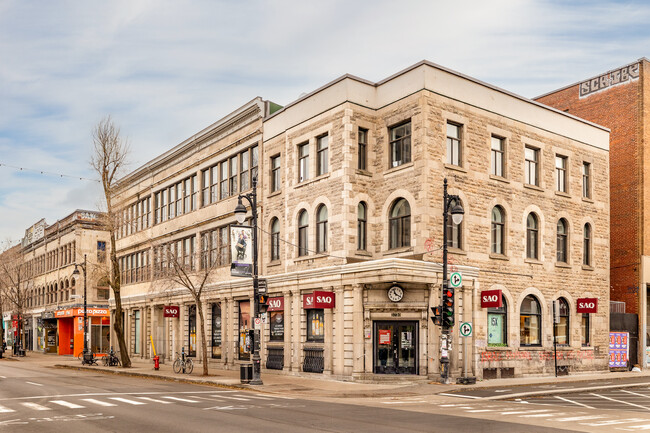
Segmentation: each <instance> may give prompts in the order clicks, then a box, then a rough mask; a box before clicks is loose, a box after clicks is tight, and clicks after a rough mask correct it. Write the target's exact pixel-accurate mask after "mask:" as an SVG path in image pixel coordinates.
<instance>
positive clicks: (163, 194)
mask: <svg viewBox="0 0 650 433" xmlns="http://www.w3.org/2000/svg"><path fill="white" fill-rule="evenodd" d="M160 213H161V220H160V221H161V222H163V221H167V190H166V189H163V190H162V191H160Z"/></svg>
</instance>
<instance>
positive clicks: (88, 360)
mask: <svg viewBox="0 0 650 433" xmlns="http://www.w3.org/2000/svg"><path fill="white" fill-rule="evenodd" d="M77 359H78V360H79V361H81V365H86V364H87V365H98V364H97V359H98V358H97V357H96V356H95V354H94V353H93V351H92V350H90V349H88V354H87V356H84V351H83V350H82V351H81V352H79V355H77Z"/></svg>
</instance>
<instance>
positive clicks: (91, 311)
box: [55, 308, 108, 317]
mask: <svg viewBox="0 0 650 433" xmlns="http://www.w3.org/2000/svg"><path fill="white" fill-rule="evenodd" d="M55 315H56V317H73V316H83V315H84V309H83V308H68V309H67V310H59V311H57V312H56V314H55ZM86 315H87V316H108V310H107V309H106V308H88V309H86Z"/></svg>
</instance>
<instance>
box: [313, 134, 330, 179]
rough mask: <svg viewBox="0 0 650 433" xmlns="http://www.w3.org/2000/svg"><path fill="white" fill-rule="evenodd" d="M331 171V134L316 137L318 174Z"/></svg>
mask: <svg viewBox="0 0 650 433" xmlns="http://www.w3.org/2000/svg"><path fill="white" fill-rule="evenodd" d="M327 173H329V135H327V134H323V135H321V136H318V137H316V176H322V175H324V174H327Z"/></svg>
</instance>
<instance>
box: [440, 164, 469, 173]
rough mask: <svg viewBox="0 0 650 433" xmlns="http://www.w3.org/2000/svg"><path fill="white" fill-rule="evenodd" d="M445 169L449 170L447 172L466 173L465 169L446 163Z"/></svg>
mask: <svg viewBox="0 0 650 433" xmlns="http://www.w3.org/2000/svg"><path fill="white" fill-rule="evenodd" d="M445 168H447V169H449V170H455V171H460V172H462V173H467V169H466V168H463V167H461V166H460V165H454V164H448V163H446V164H445Z"/></svg>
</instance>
